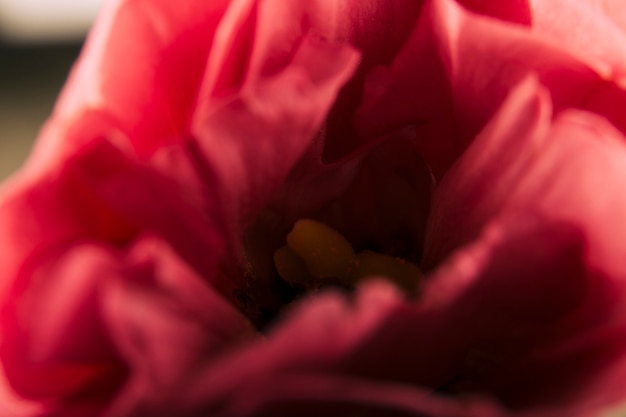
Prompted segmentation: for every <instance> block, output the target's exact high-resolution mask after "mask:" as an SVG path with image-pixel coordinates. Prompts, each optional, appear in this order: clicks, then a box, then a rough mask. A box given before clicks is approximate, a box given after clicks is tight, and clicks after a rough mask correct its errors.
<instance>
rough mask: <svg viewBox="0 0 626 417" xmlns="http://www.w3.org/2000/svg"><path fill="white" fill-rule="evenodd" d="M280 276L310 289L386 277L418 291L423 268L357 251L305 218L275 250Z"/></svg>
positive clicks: (348, 243) (352, 283) (401, 285)
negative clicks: (282, 244)
mask: <svg viewBox="0 0 626 417" xmlns="http://www.w3.org/2000/svg"><path fill="white" fill-rule="evenodd" d="M274 265H275V267H276V270H277V272H278V274H279V275H280V277H281V278H282V279H284V280H285V281H286V282H287V283H289V284H290V285H291V286H292V287H295V288H301V289H305V290H308V291H311V290H317V289H320V288H322V287H324V286H328V285H336V286H340V287H345V288H352V287H354V286H355V285H356V284H357V283H359V282H360V281H362V280H364V279H366V278H368V277H376V276H378V277H384V278H387V279H389V280H390V281H391V282H393V283H394V284H395V285H397V286H398V287H399V288H400V289H402V290H404V291H406V292H408V293H411V292H415V291H416V289H417V287H418V284H419V282H420V280H421V277H422V273H421V271H420V269H419V268H418V267H417V266H416V265H414V264H412V263H410V262H408V261H406V260H404V259H402V258H397V257H393V256H389V255H385V254H382V253H376V252H372V251H367V250H366V251H362V252H360V253H358V254H356V253H355V251H354V249H353V248H352V245H351V244H350V242H348V241H347V240H346V238H344V237H343V236H342V235H341V234H339V233H338V232H337V231H336V230H334V229H332V228H330V227H329V226H327V225H325V224H324V223H321V222H318V221H315V220H310V219H303V220H299V221H297V222H296V223H295V225H294V227H293V229H292V230H291V232H290V233H289V234H288V235H287V245H285V246H283V247H281V248H279V249H278V250H277V251H276V252H275V253H274Z"/></svg>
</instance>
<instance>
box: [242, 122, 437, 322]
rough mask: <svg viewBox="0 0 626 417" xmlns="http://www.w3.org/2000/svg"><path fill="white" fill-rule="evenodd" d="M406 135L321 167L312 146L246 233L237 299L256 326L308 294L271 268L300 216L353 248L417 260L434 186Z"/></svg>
mask: <svg viewBox="0 0 626 417" xmlns="http://www.w3.org/2000/svg"><path fill="white" fill-rule="evenodd" d="M407 133H409V135H407ZM410 133H411V132H403V133H402V135H400V136H402V137H400V136H399V135H394V136H393V137H390V138H389V139H388V140H383V141H381V142H380V143H379V144H378V145H376V146H372V147H370V148H369V149H368V150H364V151H363V152H362V153H361V154H359V155H354V156H351V157H350V158H347V159H345V160H342V161H339V162H337V163H333V164H324V163H323V162H322V158H321V156H320V154H319V147H318V146H316V145H314V146H313V147H312V149H311V150H310V152H309V153H308V154H306V155H304V157H303V158H302V159H301V160H300V162H299V163H298V164H297V165H296V166H295V167H294V169H293V170H292V172H291V173H290V174H289V176H288V178H287V179H286V180H285V182H284V183H283V184H282V186H281V187H280V189H279V190H278V191H277V192H276V194H275V195H274V196H273V198H272V200H271V202H270V203H269V204H268V205H267V206H266V207H265V208H264V209H263V210H262V211H261V212H260V213H258V216H257V217H256V219H255V220H254V221H253V222H252V223H251V224H250V225H249V227H248V228H247V231H246V236H245V248H246V256H247V265H245V266H244V273H245V275H246V283H247V288H241V289H240V290H239V291H237V292H236V294H235V297H236V299H237V300H236V303H237V304H238V307H239V309H240V310H241V311H242V312H243V313H244V314H245V315H246V316H247V317H248V318H249V319H250V320H251V321H252V322H253V323H254V324H255V325H256V326H257V327H259V328H261V329H262V328H264V327H266V326H267V325H268V324H269V323H271V322H273V321H274V319H275V318H276V317H277V315H279V314H280V313H281V311H282V310H283V309H284V307H285V306H287V305H288V304H290V303H291V302H293V301H294V300H296V299H299V298H301V297H303V296H306V295H307V291H303V289H302V288H298V287H297V286H296V287H294V286H293V285H290V284H288V283H287V282H286V281H285V280H283V279H282V278H281V277H280V275H279V274H278V272H277V270H276V267H275V265H274V253H275V252H276V250H277V249H279V248H281V247H283V246H285V242H286V237H287V235H288V233H289V232H290V231H291V230H292V228H293V226H294V224H295V223H296V222H297V221H299V220H301V219H313V220H315V221H319V222H322V223H324V224H325V225H328V226H329V227H331V228H333V229H334V230H336V231H337V232H338V233H339V234H341V235H342V236H344V237H345V238H346V239H347V240H348V241H349V242H350V244H351V245H352V247H353V248H354V250H355V252H357V253H358V252H361V251H365V250H367V251H374V252H377V253H380V254H385V255H390V256H392V257H397V258H402V259H404V260H407V261H409V262H411V263H414V264H416V265H419V262H420V260H421V256H422V249H423V239H424V234H425V228H426V221H427V217H428V214H429V210H430V204H431V195H432V192H433V188H434V185H433V179H432V175H431V173H430V170H429V169H428V166H427V164H426V163H425V162H424V160H423V159H422V158H421V157H420V155H419V154H418V153H417V151H416V150H415V147H414V142H413V141H414V138H413V137H410V136H411V135H410ZM331 282H332V281H329V283H328V285H329V286H336V287H343V289H345V290H350V288H346V287H345V286H342V285H341V284H340V283H337V282H336V283H335V285H333V284H331Z"/></svg>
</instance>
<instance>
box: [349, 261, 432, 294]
mask: <svg viewBox="0 0 626 417" xmlns="http://www.w3.org/2000/svg"><path fill="white" fill-rule="evenodd" d="M370 276H384V277H387V278H389V279H390V280H391V281H392V282H393V283H394V284H396V285H397V286H398V287H399V288H401V289H403V290H406V291H408V292H413V291H415V290H416V289H417V284H418V283H419V281H420V280H421V278H422V272H421V271H420V269H419V268H418V267H417V266H415V265H413V264H412V263H410V262H408V261H405V260H404V259H401V258H394V257H393V256H389V255H384V254H382V253H375V252H370V251H364V252H361V253H359V254H358V255H357V256H356V258H355V259H354V268H353V270H352V280H353V282H355V283H356V282H359V281H361V280H363V278H366V277H370Z"/></svg>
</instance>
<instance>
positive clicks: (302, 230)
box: [287, 219, 354, 282]
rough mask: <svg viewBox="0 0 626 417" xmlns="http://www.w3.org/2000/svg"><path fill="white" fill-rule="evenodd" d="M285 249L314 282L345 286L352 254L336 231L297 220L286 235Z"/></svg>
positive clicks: (348, 244)
mask: <svg viewBox="0 0 626 417" xmlns="http://www.w3.org/2000/svg"><path fill="white" fill-rule="evenodd" d="M287 246H289V249H291V250H292V251H293V252H294V253H295V254H296V255H297V256H298V257H299V258H300V259H302V260H303V261H304V263H305V264H306V266H307V270H308V271H309V273H310V274H311V275H313V276H314V277H316V278H320V279H323V278H337V279H339V280H340V281H342V282H347V280H348V279H349V276H350V269H351V267H352V260H353V259H354V250H353V249H352V246H351V245H350V243H349V242H348V241H347V240H346V239H345V238H344V237H343V236H341V235H340V234H339V233H338V232H337V231H335V230H333V229H331V228H330V227H328V226H326V225H325V224H323V223H320V222H317V221H315V220H309V219H304V220H299V221H298V222H296V224H295V225H294V226H293V229H292V230H291V233H289V234H288V235H287Z"/></svg>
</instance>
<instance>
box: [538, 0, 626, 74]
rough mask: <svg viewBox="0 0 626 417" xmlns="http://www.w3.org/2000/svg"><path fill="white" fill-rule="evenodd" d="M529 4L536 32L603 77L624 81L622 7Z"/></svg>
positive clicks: (625, 18) (601, 2) (598, 0)
mask: <svg viewBox="0 0 626 417" xmlns="http://www.w3.org/2000/svg"><path fill="white" fill-rule="evenodd" d="M530 3H531V4H532V6H531V7H532V14H533V24H532V26H533V30H534V31H535V32H536V33H538V34H539V35H540V36H543V37H545V38H546V39H549V40H550V41H552V42H554V43H555V44H558V46H559V47H560V48H562V49H567V50H568V51H569V52H570V53H571V54H573V55H575V56H578V57H580V58H582V59H584V60H585V62H588V63H591V64H592V65H593V66H594V68H596V69H597V70H598V71H600V72H601V73H602V74H603V76H604V77H605V78H613V79H618V80H620V82H621V83H622V84H623V83H624V82H625V81H626V78H624V77H625V76H626V52H625V51H624V47H623V45H624V43H625V42H626V32H625V31H624V29H625V28H626V25H625V24H626V15H625V14H624V12H623V4H621V3H620V2H618V1H606V0H584V1H575V2H572V1H563V0H556V1H551V2H545V1H540V0H533V1H531V2H530ZM573 27H575V28H576V30H574V31H573V30H572V28H573Z"/></svg>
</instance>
